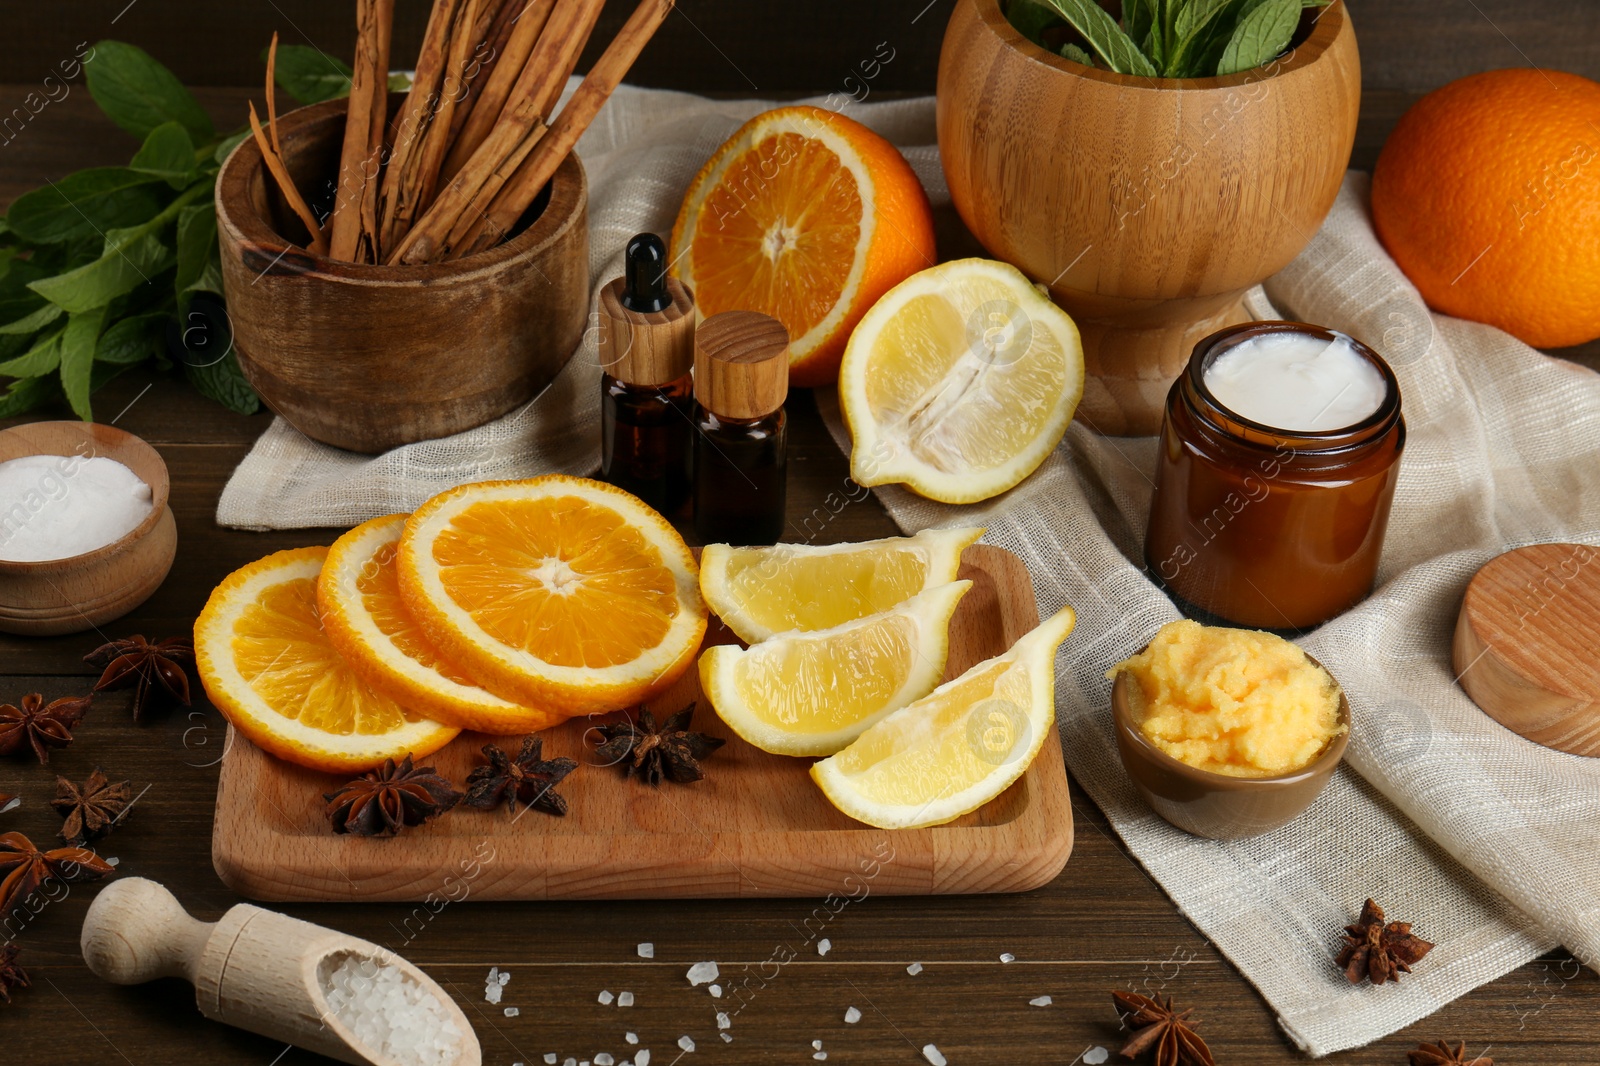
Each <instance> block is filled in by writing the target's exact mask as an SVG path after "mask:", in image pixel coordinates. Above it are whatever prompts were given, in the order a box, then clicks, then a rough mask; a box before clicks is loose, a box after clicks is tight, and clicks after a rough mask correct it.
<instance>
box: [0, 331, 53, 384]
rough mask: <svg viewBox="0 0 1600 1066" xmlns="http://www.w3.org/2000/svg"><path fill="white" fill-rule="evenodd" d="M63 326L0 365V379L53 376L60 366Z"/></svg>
mask: <svg viewBox="0 0 1600 1066" xmlns="http://www.w3.org/2000/svg"><path fill="white" fill-rule="evenodd" d="M66 328H67V327H65V326H61V327H58V328H56V329H53V330H51V331H50V332H49V333H47V334H45V335H44V336H42V337H40V338H39V339H38V340H36V341H34V342H33V347H32V348H29V349H28V350H27V351H25V352H23V353H22V354H21V355H19V356H17V357H16V358H15V359H8V360H6V361H5V362H4V363H0V377H8V378H34V377H38V376H39V375H41V374H54V373H55V372H56V367H58V366H60V365H61V334H62V333H64V332H66Z"/></svg>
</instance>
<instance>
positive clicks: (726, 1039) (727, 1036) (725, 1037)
mask: <svg viewBox="0 0 1600 1066" xmlns="http://www.w3.org/2000/svg"><path fill="white" fill-rule="evenodd" d="M717 1035H718V1036H720V1037H722V1042H723V1043H724V1044H731V1043H733V1034H732V1033H718V1034H717Z"/></svg>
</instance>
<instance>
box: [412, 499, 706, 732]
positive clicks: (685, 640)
mask: <svg viewBox="0 0 1600 1066" xmlns="http://www.w3.org/2000/svg"><path fill="white" fill-rule="evenodd" d="M398 574H399V578H400V595H401V598H402V599H403V600H404V601H405V605H406V609H407V610H408V611H409V612H410V614H411V616H412V617H413V618H415V619H416V620H417V622H418V624H420V625H421V626H422V630H423V632H424V633H426V634H427V637H428V640H429V642H430V643H432V644H433V646H434V647H436V648H438V649H439V652H440V654H441V655H443V656H444V657H445V658H446V659H447V660H448V661H450V662H454V663H457V664H459V665H460V666H461V668H462V669H463V670H465V671H466V672H467V673H468V674H469V675H470V676H471V677H473V678H475V679H476V680H477V681H478V683H479V684H480V685H482V686H483V687H484V688H486V689H488V690H489V691H490V692H493V693H494V694H495V695H497V696H499V697H500V698H502V699H505V700H509V701H511V702H513V703H519V704H524V705H526V706H531V707H537V708H540V709H548V710H550V711H553V712H555V713H557V714H561V715H564V716H567V717H570V716H572V715H577V714H587V713H591V712H603V711H612V710H617V709H619V708H622V707H627V706H630V705H632V704H635V703H639V702H641V701H643V700H646V699H648V698H649V697H651V696H653V695H655V694H656V693H658V692H660V691H661V690H662V689H665V688H666V687H667V686H669V685H671V684H672V682H673V681H675V680H677V678H678V677H679V675H681V674H682V673H683V672H684V670H686V669H688V667H689V665H690V663H692V662H693V660H694V653H695V652H696V651H698V650H699V648H700V641H701V639H702V638H703V637H704V636H705V631H706V606H705V602H704V601H703V600H702V599H701V598H700V586H699V580H698V578H699V573H698V570H697V569H696V567H695V563H694V556H693V555H691V554H690V552H689V548H688V546H687V545H686V544H684V542H683V538H682V537H680V536H678V533H677V531H676V530H674V529H673V528H672V526H671V525H669V524H668V523H667V520H666V519H664V518H662V517H661V516H660V515H658V514H657V513H656V512H654V511H652V510H651V509H650V508H649V507H647V506H646V505H645V504H644V503H643V502H642V501H640V500H639V499H638V498H637V497H635V496H631V495H629V494H628V493H626V492H623V491H622V490H621V489H618V488H614V487H612V486H610V485H605V484H602V483H600V482H598V481H590V480H588V479H586V478H577V477H568V476H566V475H563V474H552V475H549V476H547V477H537V478H533V479H531V480H528V481H486V482H481V483H478V484H474V485H462V486H460V487H459V488H454V489H450V490H449V491H447V492H442V493H440V494H439V495H437V496H435V497H434V498H433V499H431V500H429V501H428V502H427V503H425V504H423V505H422V506H421V507H419V508H418V509H417V512H416V513H415V514H413V515H412V516H411V518H410V519H408V520H407V521H406V527H405V533H404V534H403V535H402V536H401V538H400V556H399V559H398Z"/></svg>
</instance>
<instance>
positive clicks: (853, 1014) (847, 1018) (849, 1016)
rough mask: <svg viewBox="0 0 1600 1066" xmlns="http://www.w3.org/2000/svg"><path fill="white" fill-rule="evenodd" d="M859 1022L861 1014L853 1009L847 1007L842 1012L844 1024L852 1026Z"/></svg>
mask: <svg viewBox="0 0 1600 1066" xmlns="http://www.w3.org/2000/svg"><path fill="white" fill-rule="evenodd" d="M860 1020H861V1012H860V1011H858V1010H856V1009H855V1008H854V1007H847V1008H846V1009H845V1012H844V1024H846V1025H854V1024H856V1022H859V1021H860Z"/></svg>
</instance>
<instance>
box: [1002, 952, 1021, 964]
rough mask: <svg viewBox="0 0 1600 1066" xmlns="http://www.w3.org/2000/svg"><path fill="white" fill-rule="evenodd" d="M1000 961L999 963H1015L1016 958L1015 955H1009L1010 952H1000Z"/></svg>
mask: <svg viewBox="0 0 1600 1066" xmlns="http://www.w3.org/2000/svg"><path fill="white" fill-rule="evenodd" d="M1000 961H1001V962H1016V961H1017V957H1016V956H1015V955H1013V954H1011V952H1009V951H1002V952H1001V953H1000Z"/></svg>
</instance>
